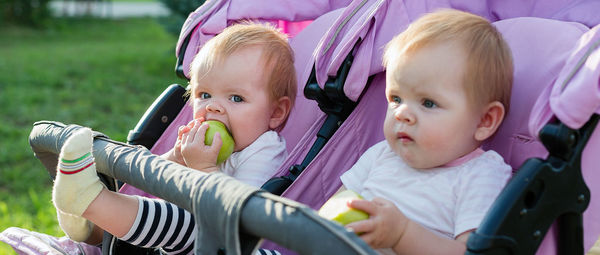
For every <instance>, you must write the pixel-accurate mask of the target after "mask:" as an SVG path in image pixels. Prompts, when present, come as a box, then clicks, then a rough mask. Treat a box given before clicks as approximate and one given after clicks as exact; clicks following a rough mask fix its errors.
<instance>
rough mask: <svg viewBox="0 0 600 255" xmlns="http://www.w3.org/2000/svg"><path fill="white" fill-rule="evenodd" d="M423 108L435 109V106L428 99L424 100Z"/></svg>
mask: <svg viewBox="0 0 600 255" xmlns="http://www.w3.org/2000/svg"><path fill="white" fill-rule="evenodd" d="M423 106H425V108H435V107H437V104H436V103H435V102H433V101H431V100H429V99H425V100H423Z"/></svg>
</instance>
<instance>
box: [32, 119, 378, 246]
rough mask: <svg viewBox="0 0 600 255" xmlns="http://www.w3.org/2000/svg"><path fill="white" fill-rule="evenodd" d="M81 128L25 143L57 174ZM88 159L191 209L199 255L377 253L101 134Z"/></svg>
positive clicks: (55, 130)
mask: <svg viewBox="0 0 600 255" xmlns="http://www.w3.org/2000/svg"><path fill="white" fill-rule="evenodd" d="M80 128H82V127H81V126H77V125H65V124H62V123H59V122H53V121H40V122H36V123H35V124H34V127H33V129H32V131H31V134H30V136H29V142H30V145H31V147H32V149H33V151H34V153H35V155H36V157H37V158H38V159H39V160H40V161H41V162H42V163H43V164H44V166H45V167H46V168H47V170H48V171H49V173H50V175H52V176H55V173H56V165H57V160H58V155H59V153H60V149H61V148H62V145H63V143H64V142H65V141H66V139H67V138H68V137H69V136H70V135H71V134H72V133H73V132H75V131H76V130H77V129H80ZM93 155H94V157H95V162H96V168H97V171H98V172H99V173H102V174H105V175H108V176H110V177H113V178H116V179H118V180H121V181H123V182H126V183H129V184H131V185H133V186H135V187H138V188H140V189H141V190H144V191H146V192H148V193H151V194H153V195H155V196H158V197H161V198H163V199H165V200H167V201H170V202H172V203H174V204H176V205H177V206H179V207H181V208H184V209H186V210H188V211H189V212H192V213H193V214H194V217H195V220H196V230H197V236H196V246H195V253H196V254H251V253H252V252H253V250H254V249H255V248H256V247H257V246H258V244H259V241H260V238H266V239H269V240H271V241H274V242H276V243H278V244H280V245H282V246H284V247H286V248H289V249H291V250H294V251H297V252H298V253H300V254H376V253H375V251H374V250H372V249H371V248H370V247H369V246H368V245H367V244H366V243H364V242H363V241H362V240H361V239H360V238H359V237H358V236H356V235H355V234H354V233H351V232H349V231H347V230H345V229H344V228H343V227H342V226H340V225H337V224H335V223H333V222H330V221H328V220H326V219H323V218H321V217H319V216H318V215H317V214H316V213H315V211H314V210H312V209H311V208H309V207H307V206H306V205H303V204H300V203H297V202H295V201H292V200H289V199H286V198H282V197H278V196H275V195H272V194H270V193H268V192H264V191H262V190H260V189H258V188H256V187H252V186H249V185H246V184H244V183H241V182H239V181H237V180H235V179H233V178H232V177H229V176H227V175H225V174H222V173H211V174H207V173H203V172H200V171H196V170H193V169H190V168H187V167H184V166H182V165H179V164H177V163H174V162H171V161H168V160H165V159H163V158H162V157H160V156H157V155H154V154H152V153H150V151H149V150H147V149H146V148H144V147H142V146H132V145H128V144H124V143H120V142H116V141H113V140H110V139H109V138H108V137H106V136H105V135H103V134H101V133H98V132H94V146H93Z"/></svg>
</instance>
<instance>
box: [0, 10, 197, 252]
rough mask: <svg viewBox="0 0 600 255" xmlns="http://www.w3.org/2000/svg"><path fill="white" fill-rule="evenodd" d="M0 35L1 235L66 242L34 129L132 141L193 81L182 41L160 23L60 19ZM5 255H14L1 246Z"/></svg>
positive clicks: (0, 28) (4, 30)
mask: <svg viewBox="0 0 600 255" xmlns="http://www.w3.org/2000/svg"><path fill="white" fill-rule="evenodd" d="M0 1H2V0H0ZM0 34H1V35H2V36H0V56H1V57H0V116H2V117H1V120H2V122H1V123H0V231H3V230H4V229H6V228H8V227H11V226H15V227H20V228H25V229H29V230H32V231H36V232H41V233H46V234H50V235H55V236H62V235H63V233H62V231H61V230H60V228H59V227H58V225H57V222H56V212H55V209H54V207H53V205H52V202H51V192H52V180H51V179H50V177H49V174H48V173H47V171H46V169H45V168H44V167H43V166H42V164H41V163H40V162H39V161H38V160H37V159H36V158H35V157H34V155H33V153H32V151H31V148H30V146H29V143H28V137H29V133H30V131H31V128H32V124H33V123H34V122H35V121H39V120H54V121H60V122H63V123H67V124H71V123H73V124H79V125H83V126H88V127H91V128H92V129H94V130H97V131H100V132H102V133H104V134H106V135H108V136H109V137H110V138H112V139H114V140H117V141H122V142H124V141H126V137H127V133H128V131H129V130H130V129H133V127H134V126H135V124H136V123H137V121H138V120H139V118H140V117H141V116H142V115H143V113H144V112H145V110H146V108H147V107H148V106H150V104H151V103H152V102H153V101H154V99H155V98H156V97H157V96H158V95H160V93H161V92H162V91H163V90H164V89H165V88H166V87H167V86H168V85H170V84H172V83H181V84H185V83H184V82H186V81H182V80H180V79H178V78H177V76H176V75H175V72H174V70H173V69H174V68H173V67H174V64H175V54H174V47H175V43H176V39H177V38H176V37H174V36H173V35H171V34H168V33H166V32H165V30H164V29H163V28H162V26H161V25H160V24H158V23H157V22H156V20H155V19H154V18H131V19H119V20H106V19H92V18H89V17H88V18H55V19H52V20H50V21H49V22H48V24H47V26H46V28H45V29H37V28H31V27H27V26H17V25H2V26H0ZM0 254H14V252H12V249H11V248H10V247H9V246H8V245H6V244H5V243H2V242H0Z"/></svg>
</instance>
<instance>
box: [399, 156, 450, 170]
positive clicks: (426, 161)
mask: <svg viewBox="0 0 600 255" xmlns="http://www.w3.org/2000/svg"><path fill="white" fill-rule="evenodd" d="M400 157H401V158H402V160H403V161H404V163H406V164H407V165H408V166H410V167H412V168H414V169H418V170H427V169H431V168H436V167H439V166H442V165H444V164H445V163H446V162H437V161H431V157H418V156H417V157H415V156H414V155H411V156H408V155H400Z"/></svg>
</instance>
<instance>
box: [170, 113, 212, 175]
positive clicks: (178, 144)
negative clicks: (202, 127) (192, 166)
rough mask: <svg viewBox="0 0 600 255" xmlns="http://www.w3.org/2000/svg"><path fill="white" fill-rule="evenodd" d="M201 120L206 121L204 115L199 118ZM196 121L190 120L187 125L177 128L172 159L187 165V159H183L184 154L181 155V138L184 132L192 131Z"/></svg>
mask: <svg viewBox="0 0 600 255" xmlns="http://www.w3.org/2000/svg"><path fill="white" fill-rule="evenodd" d="M198 120H199V121H200V122H203V121H204V118H203V117H200V118H199V119H198ZM194 123H196V120H192V121H190V122H189V123H188V124H187V125H185V126H180V127H179V129H178V130H177V140H176V141H175V146H173V154H172V155H173V158H171V160H173V161H175V162H177V163H179V164H181V165H184V166H186V164H185V161H184V160H183V155H181V138H182V136H183V134H185V133H187V132H189V131H190V129H192V127H194Z"/></svg>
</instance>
